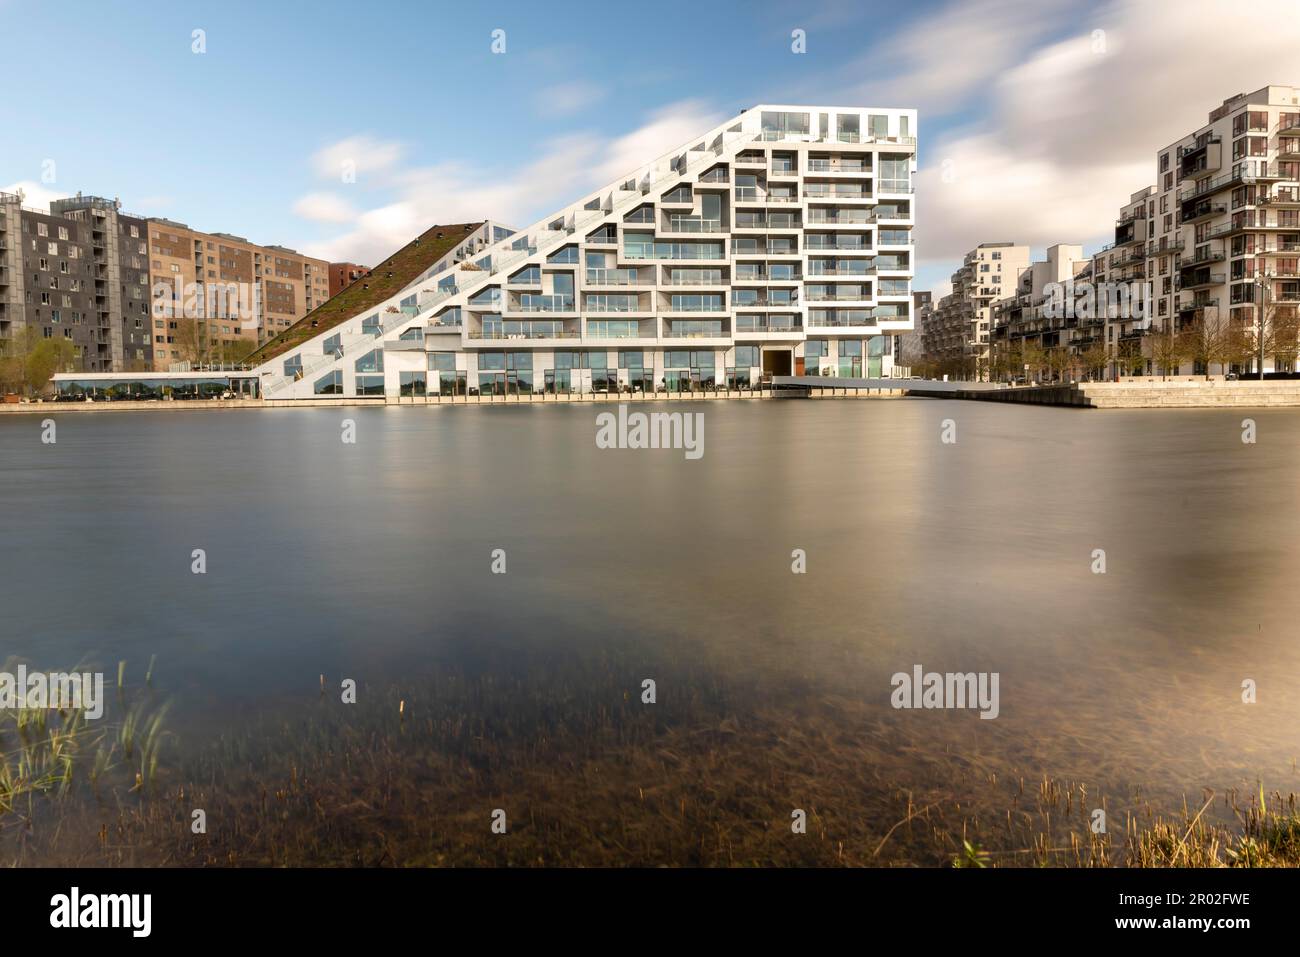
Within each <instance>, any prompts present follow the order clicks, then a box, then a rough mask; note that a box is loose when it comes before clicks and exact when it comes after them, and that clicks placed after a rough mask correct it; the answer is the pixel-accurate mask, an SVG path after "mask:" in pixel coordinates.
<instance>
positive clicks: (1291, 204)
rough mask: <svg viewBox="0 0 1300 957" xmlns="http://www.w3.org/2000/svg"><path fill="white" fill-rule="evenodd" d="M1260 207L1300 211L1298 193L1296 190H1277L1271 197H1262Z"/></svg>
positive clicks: (1299, 195)
mask: <svg viewBox="0 0 1300 957" xmlns="http://www.w3.org/2000/svg"><path fill="white" fill-rule="evenodd" d="M1259 205H1260V206H1268V207H1272V208H1273V209H1300V192H1297V191H1296V190H1286V191H1282V190H1279V191H1277V192H1276V193H1274V194H1273V195H1272V196H1264V197H1262V198H1261V199H1260V200H1259Z"/></svg>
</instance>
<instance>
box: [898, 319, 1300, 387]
mask: <svg viewBox="0 0 1300 957" xmlns="http://www.w3.org/2000/svg"><path fill="white" fill-rule="evenodd" d="M1143 343H1146V349H1145V352H1144V350H1143V346H1142V344H1143ZM1261 358H1262V359H1264V360H1272V363H1273V368H1274V369H1276V370H1283V371H1291V370H1292V369H1294V368H1295V364H1296V362H1297V360H1300V315H1297V313H1296V311H1295V310H1294V309H1287V308H1279V307H1276V306H1270V307H1269V308H1267V309H1266V310H1265V312H1264V321H1263V323H1262V324H1261V326H1260V327H1254V326H1248V325H1246V324H1244V323H1241V322H1238V321H1236V320H1233V319H1231V318H1226V317H1223V316H1222V315H1220V314H1218V313H1217V312H1216V313H1211V314H1210V315H1207V316H1206V317H1204V318H1202V319H1201V320H1199V321H1197V322H1194V323H1191V324H1189V325H1186V326H1184V327H1183V328H1182V329H1178V330H1175V329H1174V328H1173V325H1172V323H1169V322H1165V323H1163V324H1162V325H1161V326H1160V327H1158V328H1156V329H1153V330H1152V331H1150V332H1148V333H1146V335H1144V336H1143V337H1142V338H1141V339H1136V338H1135V339H1125V340H1121V341H1120V342H1118V343H1114V344H1112V343H1107V342H1105V341H1103V340H1102V339H1101V338H1100V337H1098V338H1096V339H1094V340H1092V341H1091V342H1089V343H1088V344H1087V345H1084V346H1082V347H1080V346H1078V345H1075V346H1073V347H1070V346H1047V347H1044V346H1042V345H1039V344H1038V343H1037V342H1033V341H1028V340H1010V341H1002V342H998V343H996V344H995V345H994V346H993V348H992V349H991V350H990V354H989V358H988V359H987V360H985V359H977V358H975V357H963V358H961V359H936V358H933V357H929V356H916V357H912V358H911V359H910V361H907V362H905V363H904V364H907V365H910V366H911V369H912V374H913V375H921V376H924V377H926V378H942V377H943V376H945V375H946V376H948V377H949V378H950V379H972V380H983V379H990V380H993V381H1014V380H1017V379H1020V378H1022V377H1024V378H1025V379H1026V381H1030V382H1078V381H1084V380H1090V379H1092V380H1099V379H1108V378H1112V377H1113V376H1115V375H1143V374H1145V373H1146V372H1147V370H1148V361H1149V362H1150V368H1151V371H1153V372H1154V373H1155V374H1157V375H1160V376H1161V377H1164V376H1169V375H1176V374H1177V373H1178V370H1179V368H1180V367H1181V366H1183V365H1184V364H1187V363H1192V364H1193V365H1194V366H1195V368H1197V369H1200V370H1201V371H1203V372H1204V373H1205V374H1206V375H1207V376H1208V375H1210V374H1211V373H1212V372H1213V371H1215V370H1216V369H1217V370H1218V371H1219V372H1220V373H1225V372H1227V371H1229V370H1230V369H1231V368H1233V367H1239V368H1246V367H1250V366H1253V368H1254V369H1255V371H1256V373H1259V371H1260V370H1261V369H1262V368H1263V363H1262V362H1261V361H1260V360H1261Z"/></svg>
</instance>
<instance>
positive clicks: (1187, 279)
mask: <svg viewBox="0 0 1300 957" xmlns="http://www.w3.org/2000/svg"><path fill="white" fill-rule="evenodd" d="M1226 281H1227V280H1226V278H1225V277H1224V275H1223V273H1221V272H1215V273H1212V272H1198V273H1193V274H1192V275H1190V276H1184V277H1183V280H1182V283H1181V285H1180V286H1179V288H1180V289H1206V288H1209V287H1210V286H1222V285H1223V284H1224V283H1225V282H1226Z"/></svg>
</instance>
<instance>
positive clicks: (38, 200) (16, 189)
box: [0, 179, 72, 210]
mask: <svg viewBox="0 0 1300 957" xmlns="http://www.w3.org/2000/svg"><path fill="white" fill-rule="evenodd" d="M0 193H13V194H18V193H21V194H22V196H23V205H24V206H30V207H31V208H32V209H44V210H48V209H49V208H50V200H53V199H64V198H66V197H68V196H71V195H72V194H71V193H69V192H67V191H66V190H59V189H50V188H49V187H47V186H46V185H45V184H43V183H38V182H36V181H35V180H31V179H21V180H18V181H17V182H16V183H10V184H9V185H8V186H3V187H0Z"/></svg>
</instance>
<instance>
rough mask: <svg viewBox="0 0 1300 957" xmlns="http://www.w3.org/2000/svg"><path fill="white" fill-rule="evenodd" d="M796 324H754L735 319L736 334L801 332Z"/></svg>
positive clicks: (753, 322) (798, 324) (801, 327)
mask: <svg viewBox="0 0 1300 957" xmlns="http://www.w3.org/2000/svg"><path fill="white" fill-rule="evenodd" d="M802 331H803V326H802V325H801V324H800V323H798V322H756V321H746V320H745V319H742V318H740V317H737V318H736V332H802Z"/></svg>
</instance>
